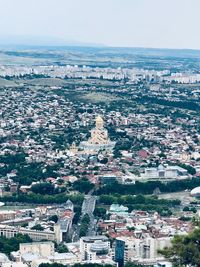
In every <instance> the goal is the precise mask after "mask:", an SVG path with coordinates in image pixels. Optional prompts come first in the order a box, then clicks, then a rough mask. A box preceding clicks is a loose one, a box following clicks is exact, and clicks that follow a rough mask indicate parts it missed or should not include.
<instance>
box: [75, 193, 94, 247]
mask: <svg viewBox="0 0 200 267" xmlns="http://www.w3.org/2000/svg"><path fill="white" fill-rule="evenodd" d="M95 205H96V196H92V195H91V194H87V195H86V196H85V198H84V201H83V204H82V211H81V212H82V214H81V218H80V220H81V219H82V218H83V216H84V215H85V214H88V215H89V217H90V224H89V226H88V232H87V236H94V235H96V223H97V220H96V219H95V218H94V215H93V212H94V209H95ZM79 231H80V223H78V225H74V233H73V236H72V241H73V242H76V241H78V240H79Z"/></svg>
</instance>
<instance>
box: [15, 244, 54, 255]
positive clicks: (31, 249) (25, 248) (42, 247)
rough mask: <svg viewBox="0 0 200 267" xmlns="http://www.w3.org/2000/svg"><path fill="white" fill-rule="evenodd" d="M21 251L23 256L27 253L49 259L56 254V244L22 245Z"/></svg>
mask: <svg viewBox="0 0 200 267" xmlns="http://www.w3.org/2000/svg"><path fill="white" fill-rule="evenodd" d="M19 251H20V254H21V255H23V254H25V253H31V254H39V255H41V256H42V257H48V256H52V255H53V254H54V243H53V242H32V243H21V244H20V247H19Z"/></svg>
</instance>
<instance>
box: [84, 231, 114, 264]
mask: <svg viewBox="0 0 200 267" xmlns="http://www.w3.org/2000/svg"><path fill="white" fill-rule="evenodd" d="M109 253H110V241H109V239H108V238H107V237H106V236H103V235H102V236H101V235H100V236H87V237H81V239H80V257H81V260H83V261H95V260H96V259H97V256H98V255H107V254H109Z"/></svg>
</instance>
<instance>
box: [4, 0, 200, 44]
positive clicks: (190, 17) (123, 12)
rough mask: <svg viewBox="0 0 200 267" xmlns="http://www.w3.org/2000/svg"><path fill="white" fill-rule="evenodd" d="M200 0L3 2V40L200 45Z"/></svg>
mask: <svg viewBox="0 0 200 267" xmlns="http://www.w3.org/2000/svg"><path fill="white" fill-rule="evenodd" d="M199 14H200V0H0V43H1V42H10V43H11V42H16V40H17V42H21V43H24V42H25V43H26V42H29V44H30V45H31V44H35V43H38V44H40V42H41V44H42V43H44V42H46V43H48V44H49V45H54V44H65V43H66V44H67V42H72V43H73V42H81V43H87V44H88V43H89V44H90V43H91V44H92V43H93V44H103V45H107V46H124V47H155V48H190V49H200V15H199Z"/></svg>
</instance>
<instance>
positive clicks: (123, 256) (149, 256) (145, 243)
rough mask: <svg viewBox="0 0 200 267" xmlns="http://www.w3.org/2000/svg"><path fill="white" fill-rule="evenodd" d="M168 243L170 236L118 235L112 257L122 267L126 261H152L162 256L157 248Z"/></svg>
mask: <svg viewBox="0 0 200 267" xmlns="http://www.w3.org/2000/svg"><path fill="white" fill-rule="evenodd" d="M170 244H171V238H170V237H160V238H152V237H150V236H149V237H146V238H135V237H120V238H117V239H116V242H115V253H114V255H115V256H114V258H115V261H116V262H117V263H118V266H119V267H123V266H124V264H125V263H126V262H138V263H140V262H145V263H154V262H156V261H157V259H160V258H162V257H161V256H160V255H158V252H157V251H158V249H163V248H164V247H168V246H170Z"/></svg>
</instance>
